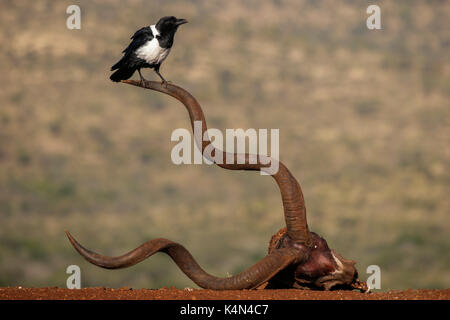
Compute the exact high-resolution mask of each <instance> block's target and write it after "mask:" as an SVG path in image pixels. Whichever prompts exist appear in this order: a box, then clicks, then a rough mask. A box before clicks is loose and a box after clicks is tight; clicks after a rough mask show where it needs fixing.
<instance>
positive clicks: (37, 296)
mask: <svg viewBox="0 0 450 320" xmlns="http://www.w3.org/2000/svg"><path fill="white" fill-rule="evenodd" d="M74 299H75V300H142V299H145V300H450V289H445V290H424V289H420V290H411V289H409V290H405V291H399V290H394V291H388V292H374V293H360V292H357V291H307V290H295V289H287V290H227V291H214V290H204V289H184V290H180V289H176V288H162V289H132V288H120V289H111V288H84V289H73V290H70V289H65V288H57V287H54V288H22V287H7V288H0V300H74Z"/></svg>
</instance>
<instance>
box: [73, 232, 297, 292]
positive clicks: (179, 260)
mask: <svg viewBox="0 0 450 320" xmlns="http://www.w3.org/2000/svg"><path fill="white" fill-rule="evenodd" d="M66 234H67V237H68V238H69V240H70V242H71V243H72V245H73V246H74V248H75V249H76V250H77V251H78V253H80V254H81V255H82V256H83V257H84V258H85V259H86V260H87V261H89V262H90V263H92V264H95V265H96V266H99V267H102V268H106V269H119V268H126V267H130V266H132V265H135V264H136V263H139V262H141V261H142V260H144V259H146V258H148V257H150V256H151V255H153V254H155V253H157V252H164V253H165V254H167V255H169V256H170V257H171V258H172V260H173V261H174V262H175V263H176V264H177V265H178V267H179V268H180V269H181V270H182V271H183V272H184V273H185V274H186V275H187V276H188V277H189V278H190V279H191V280H192V281H194V282H195V283H196V284H197V285H198V286H200V287H202V288H205V289H214V290H240V289H253V288H256V287H258V286H260V285H261V284H263V283H264V282H266V281H268V280H269V279H270V278H272V277H273V276H274V275H275V274H277V273H278V272H279V271H281V270H282V269H284V268H286V267H287V266H288V265H290V264H291V263H298V262H299V261H301V260H302V259H303V255H302V254H301V253H300V252H299V251H297V250H295V249H290V248H283V249H279V250H276V251H275V252H273V253H271V254H269V255H267V256H266V257H264V258H263V259H261V260H260V261H259V262H257V263H256V264H254V265H253V266H251V267H250V268H248V269H247V270H245V271H243V272H241V273H239V274H238V275H235V276H232V277H227V278H219V277H215V276H212V275H210V274H208V273H206V272H205V271H204V270H203V269H202V268H201V267H200V266H199V264H198V263H197V262H196V261H195V259H194V258H193V257H192V255H191V254H190V253H189V251H188V250H186V248H184V247H183V246H182V245H181V244H179V243H176V242H173V241H170V240H167V239H163V238H159V239H153V240H150V241H147V242H146V243H144V244H142V245H141V246H139V247H138V248H136V249H134V250H132V251H130V252H128V253H126V254H124V255H122V256H119V257H107V256H103V255H101V254H98V253H95V252H93V251H91V250H89V249H86V248H84V247H83V246H82V245H81V244H79V243H78V242H77V241H76V240H75V238H73V237H72V235H71V234H70V233H69V232H68V231H66Z"/></svg>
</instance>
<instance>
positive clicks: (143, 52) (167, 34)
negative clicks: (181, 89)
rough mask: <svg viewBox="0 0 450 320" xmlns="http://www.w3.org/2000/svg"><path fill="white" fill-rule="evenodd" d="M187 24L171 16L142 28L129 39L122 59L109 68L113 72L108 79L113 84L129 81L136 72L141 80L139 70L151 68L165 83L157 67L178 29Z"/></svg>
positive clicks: (169, 47)
mask: <svg viewBox="0 0 450 320" xmlns="http://www.w3.org/2000/svg"><path fill="white" fill-rule="evenodd" d="M184 23H187V20H186V19H177V18H175V17H173V16H171V17H163V18H161V19H159V21H158V23H157V24H156V25H151V26H148V27H143V28H141V29H139V30H138V31H136V32H135V34H134V35H133V36H132V37H131V39H132V41H131V43H130V44H129V45H128V47H127V48H126V49H125V50H123V51H122V53H123V54H124V55H123V57H122V59H120V60H119V62H117V63H116V64H115V65H113V66H112V67H111V71H114V70H117V71H116V72H114V73H113V74H112V75H111V77H110V79H111V80H112V81H115V82H119V81H120V80H126V79H129V78H130V77H131V76H132V75H133V74H134V72H135V71H136V70H137V71H138V72H139V76H140V78H141V80H145V79H144V77H143V76H142V74H141V68H153V69H154V70H155V72H156V73H157V74H158V76H159V77H160V78H161V80H162V81H163V83H166V82H167V81H166V80H165V79H164V78H163V76H162V75H161V74H160V73H159V67H160V66H161V63H162V62H163V61H164V59H166V58H167V55H168V54H169V52H170V49H171V48H172V45H173V38H174V36H175V32H176V31H177V29H178V27H179V26H180V25H182V24H184Z"/></svg>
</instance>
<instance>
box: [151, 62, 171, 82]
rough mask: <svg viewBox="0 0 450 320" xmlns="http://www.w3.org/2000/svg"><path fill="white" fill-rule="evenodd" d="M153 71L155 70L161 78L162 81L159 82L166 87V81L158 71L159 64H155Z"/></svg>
mask: <svg viewBox="0 0 450 320" xmlns="http://www.w3.org/2000/svg"><path fill="white" fill-rule="evenodd" d="M154 69H155V72H156V74H157V75H158V76H159V77H160V78H161V80H162V82H161V84H162V85H163V86H164V87H166V86H167V83H168V82H167V81H166V79H164V77H163V76H162V75H161V73H159V65H157V66H155V68H154Z"/></svg>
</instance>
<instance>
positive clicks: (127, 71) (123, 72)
mask: <svg viewBox="0 0 450 320" xmlns="http://www.w3.org/2000/svg"><path fill="white" fill-rule="evenodd" d="M134 71H136V70H135V69H131V68H124V67H123V68H119V69H118V70H117V71H116V72H114V73H113V74H112V75H111V76H110V77H109V78H110V79H111V80H112V81H114V82H119V81H120V80H127V79H129V78H131V76H132V75H133V73H134Z"/></svg>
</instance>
